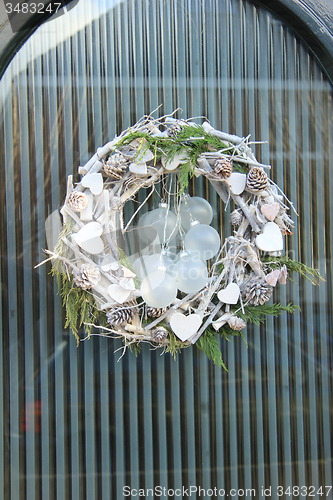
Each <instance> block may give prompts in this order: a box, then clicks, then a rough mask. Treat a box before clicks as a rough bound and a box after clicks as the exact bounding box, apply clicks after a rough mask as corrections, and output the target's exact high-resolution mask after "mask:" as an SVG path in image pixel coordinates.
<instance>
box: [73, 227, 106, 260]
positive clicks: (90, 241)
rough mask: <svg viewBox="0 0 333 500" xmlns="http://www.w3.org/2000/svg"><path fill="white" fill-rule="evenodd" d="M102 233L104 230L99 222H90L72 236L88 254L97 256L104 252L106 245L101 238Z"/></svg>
mask: <svg viewBox="0 0 333 500" xmlns="http://www.w3.org/2000/svg"><path fill="white" fill-rule="evenodd" d="M102 232H103V228H102V226H101V225H100V224H99V223H98V222H95V221H94V222H88V224H86V225H85V226H83V227H82V228H81V229H80V230H79V231H78V232H77V233H75V234H73V235H72V240H74V242H75V243H76V244H77V245H79V246H80V247H81V248H82V249H83V250H85V251H86V252H88V253H91V254H93V255H97V254H99V253H101V252H103V250H104V243H103V240H102V239H101V238H100V236H101V234H102Z"/></svg>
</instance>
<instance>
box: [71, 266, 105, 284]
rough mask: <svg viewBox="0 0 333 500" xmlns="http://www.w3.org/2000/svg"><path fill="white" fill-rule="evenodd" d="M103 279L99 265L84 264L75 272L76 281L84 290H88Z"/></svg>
mask: <svg viewBox="0 0 333 500" xmlns="http://www.w3.org/2000/svg"><path fill="white" fill-rule="evenodd" d="M100 279H101V274H100V272H99V269H98V267H96V266H94V265H93V264H82V266H81V267H80V270H79V271H78V272H76V273H74V280H73V281H74V283H75V285H76V286H79V287H81V288H82V289H83V290H88V288H91V287H92V286H95V285H97V283H98V282H99V280H100Z"/></svg>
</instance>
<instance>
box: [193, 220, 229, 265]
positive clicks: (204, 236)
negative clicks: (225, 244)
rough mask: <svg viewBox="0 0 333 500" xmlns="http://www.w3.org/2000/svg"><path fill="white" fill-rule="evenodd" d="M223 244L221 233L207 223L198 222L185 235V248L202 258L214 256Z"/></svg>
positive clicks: (206, 258)
mask: <svg viewBox="0 0 333 500" xmlns="http://www.w3.org/2000/svg"><path fill="white" fill-rule="evenodd" d="M220 245H221V240H220V236H219V233H218V232H217V231H216V230H215V229H214V228H213V227H211V226H207V224H197V225H196V226H193V227H191V229H190V230H189V231H188V233H186V235H185V249H186V251H187V252H188V253H190V254H193V255H196V257H197V258H199V259H201V260H209V259H211V258H212V257H214V256H215V255H216V254H217V253H218V251H219V249H220Z"/></svg>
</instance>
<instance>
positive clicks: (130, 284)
mask: <svg viewBox="0 0 333 500" xmlns="http://www.w3.org/2000/svg"><path fill="white" fill-rule="evenodd" d="M119 285H120V286H122V287H123V288H125V290H135V284H134V280H133V278H121V279H120V280H119Z"/></svg>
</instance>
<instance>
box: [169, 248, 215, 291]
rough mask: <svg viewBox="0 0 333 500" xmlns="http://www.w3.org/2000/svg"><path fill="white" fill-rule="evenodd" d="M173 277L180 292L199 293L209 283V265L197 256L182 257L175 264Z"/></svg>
mask: <svg viewBox="0 0 333 500" xmlns="http://www.w3.org/2000/svg"><path fill="white" fill-rule="evenodd" d="M172 275H173V276H174V277H175V279H176V283H177V287H178V288H179V290H181V291H182V292H185V293H192V292H198V291H199V290H201V289H202V288H203V287H204V286H206V285H207V283H208V271H207V265H206V264H205V263H204V262H202V260H199V259H197V258H196V256H195V255H190V254H189V255H187V256H184V257H181V258H180V259H179V260H178V262H177V263H176V264H175V267H174V268H173V272H172Z"/></svg>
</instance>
